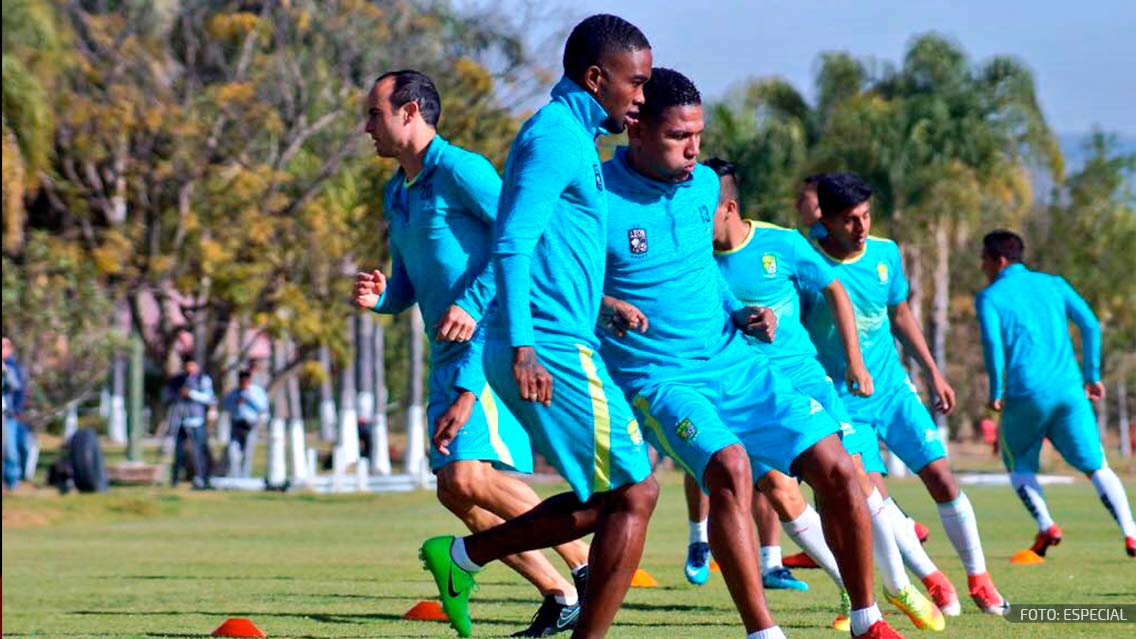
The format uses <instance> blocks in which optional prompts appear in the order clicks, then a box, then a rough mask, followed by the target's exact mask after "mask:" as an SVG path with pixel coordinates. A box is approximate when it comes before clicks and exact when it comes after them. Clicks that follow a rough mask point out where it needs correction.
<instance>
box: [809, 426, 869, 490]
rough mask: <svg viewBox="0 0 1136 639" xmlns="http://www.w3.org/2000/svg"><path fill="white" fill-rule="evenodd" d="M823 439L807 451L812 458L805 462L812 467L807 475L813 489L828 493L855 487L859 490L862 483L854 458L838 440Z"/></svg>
mask: <svg viewBox="0 0 1136 639" xmlns="http://www.w3.org/2000/svg"><path fill="white" fill-rule="evenodd" d="M834 441H835V444H834V443H833V441H830V439H829V438H826V439H823V440H821V441H820V442H819V443H817V445H816V446H813V447H812V448H810V449H809V450H807V451H805V454H806V455H811V457H812V458H811V459H809V460H806V463H805V464H803V465H804V466H807V467H808V468H809V469H810V471H811V472H810V473H809V475H808V476H806V479H808V481H809V483H810V484H812V487H813V489H815V490H817V491H821V492H826V493H830V494H832V493H839V492H846V491H851V490H853V489H855V490H856V491H857V492H859V487H860V483H859V481H858V480H857V478H856V467H855V465H854V464H853V463H852V458H851V457H849V456H848V453H847V452H846V451H845V450H844V448H843V446H841V445H840V443H839V441H838V440H834Z"/></svg>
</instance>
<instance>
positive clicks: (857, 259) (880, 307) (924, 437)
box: [805, 173, 1007, 615]
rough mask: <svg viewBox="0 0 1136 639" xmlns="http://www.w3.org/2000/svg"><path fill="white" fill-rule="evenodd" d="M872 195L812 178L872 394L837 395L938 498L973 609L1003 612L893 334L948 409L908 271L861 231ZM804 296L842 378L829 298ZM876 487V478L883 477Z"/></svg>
mask: <svg viewBox="0 0 1136 639" xmlns="http://www.w3.org/2000/svg"><path fill="white" fill-rule="evenodd" d="M871 196H872V189H871V188H870V187H869V186H868V185H867V184H866V183H864V182H863V181H862V180H860V179H859V178H858V177H856V176H854V175H851V174H849V173H829V174H825V175H823V176H822V177H821V178H820V180H819V181H818V182H817V199H818V202H819V204H820V210H821V223H822V224H823V225H824V228H825V235H824V237H822V238H821V239H820V240H818V241H817V243H816V244H815V246H816V247H817V248H818V250H819V251H820V254H821V255H822V256H823V257H824V259H825V261H827V262H828V264H829V265H830V266H831V267H832V268H833V269H834V270H835V271H836V276H837V277H838V278H839V279H840V282H841V284H843V285H844V288H845V289H846V290H847V291H848V295H849V297H851V299H852V305H853V306H854V308H855V311H856V325H857V326H858V328H859V331H860V348H861V349H862V350H863V353H864V361H865V362H866V363H867V365H868V370H869V371H870V372H871V374H872V378H873V380H874V381H875V393H873V394H872V396H871V397H858V396H856V395H853V394H852V393H848V392H846V391H845V389H843V388H841V397H842V399H843V400H844V405H845V407H846V408H847V409H848V413H849V415H850V416H851V418H852V424H853V425H854V426H855V427H856V428H857V429H860V428H871V429H874V430H875V431H876V433H877V434H878V435H879V437H880V438H881V439H883V440H884V442H886V443H887V446H888V449H889V450H891V452H892V453H894V454H896V455H898V456H899V458H900V459H901V460H903V463H905V464H907V466H908V467H909V468H911V469H912V471H914V472H915V473H916V474H918V475H919V478H920V479H922V480H923V484H924V485H925V486H926V487H927V490H928V492H929V493H930V494H931V497H932V498H933V499H934V500H935V502H936V503H937V504H938V510H939V518H940V520H941V521H942V522H943V528H944V529H946V533H947V538H948V539H950V541H951V544H952V545H953V546H954V547H955V551H956V552H957V553H958V554H959V557H960V558H961V559H962V563H963V566H964V567H965V569H966V573H967V582H968V585H969V590H970V596H971V598H972V599H973V600H974V602H975V603H976V604H977V605H978V607H979V608H980V609H981V610H983V611H985V612H988V613H991V614H998V615H1001V614H1004V613H1005V610H1006V608H1007V604H1006V601H1005V599H1003V598H1002V595H1001V594H999V593H998V590H997V589H996V588H995V587H994V583H993V581H992V580H991V579H990V575H989V574H988V573H987V572H986V558H985V556H984V555H983V552H982V541H981V540H980V539H979V537H978V521H977V519H976V517H975V515H974V509H973V508H972V507H971V505H970V500H969V499H967V497H966V494H965V493H963V492H962V491H961V490H959V487H958V483H957V481H956V480H955V477H954V473H952V472H951V468H950V465H949V464H948V463H947V458H946V456H947V452H946V449H945V448H944V447H943V443H942V441H941V440H940V439H939V433H938V429H937V428H936V427H935V424H934V422H933V421H932V420H931V415H930V414H929V413H928V412H927V409H926V408H925V407H924V406H923V403H922V402H921V401H920V399H919V394H918V392H917V390H916V388H915V385H914V384H913V383H912V382H911V380H910V379H909V378H908V376H907V373H906V371H904V369H903V366H902V364H901V363H900V359H899V352H898V351H897V350H896V346H895V337H896V336H898V337H899V338H900V339H901V340H903V341H904V342H905V343H906V344H907V347H908V348H910V349H912V351H913V352H914V354H915V356H916V359H918V360H919V363H920V364H921V365H922V366H923V368H924V370H926V371H927V373H928V375H929V377H930V379H931V390H932V392H933V394H934V396H935V398H936V403H935V407H936V409H938V410H939V411H941V412H943V413H945V414H950V412H951V411H953V410H954V405H955V392H954V390H953V389H952V388H951V386H950V384H948V383H947V380H946V378H944V377H943V374H942V373H941V372H940V371H939V369H938V367H937V366H936V365H935V361H934V359H933V358H932V357H931V352H930V350H929V349H928V348H927V342H926V340H924V338H923V333H922V331H921V330H920V328H919V325H918V323H917V322H916V321H915V318H914V316H913V315H912V313H911V309H910V308H908V306H907V292H908V288H907V279H906V278H905V277H904V274H903V263H902V260H901V258H900V255H899V247H898V246H897V245H896V244H895V242H893V241H891V240H886V239H881V238H877V237H874V236H870V235H869V232H870V231H871ZM806 305H807V307H808V308H809V310H807V311H806V314H805V326H806V327H807V328H808V329H809V333H810V334H811V336H812V339H813V342H814V343H815V344H816V346H817V351H818V353H819V355H820V359H821V363H822V364H823V365H824V368H825V370H826V371H828V374H829V376H831V377H832V378H833V379H843V378H844V375H845V366H846V364H845V358H844V353H843V348H842V343H841V340H840V339H839V335H838V334H837V332H836V326H835V324H834V322H833V318H832V313H831V312H830V311H829V309H828V308H827V307H828V303H827V301H826V300H825V299H824V297H821V296H816V295H809V296H808V297H807V298H806ZM876 464H878V465H876ZM865 469H866V470H868V471H869V472H873V473H875V474H876V475H875V476H876V477H879V475H880V473H882V472H883V470H884V469H883V465H882V463H879V462H876V463H874V464H873V463H869V461H868V460H865ZM877 486H882V482H881V483H880V484H877Z"/></svg>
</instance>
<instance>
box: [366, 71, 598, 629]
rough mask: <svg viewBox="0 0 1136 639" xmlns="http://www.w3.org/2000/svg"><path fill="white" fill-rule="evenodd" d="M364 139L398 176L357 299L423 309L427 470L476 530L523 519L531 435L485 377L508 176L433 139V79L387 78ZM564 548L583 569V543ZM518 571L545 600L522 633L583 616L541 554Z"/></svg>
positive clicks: (515, 558)
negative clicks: (382, 256)
mask: <svg viewBox="0 0 1136 639" xmlns="http://www.w3.org/2000/svg"><path fill="white" fill-rule="evenodd" d="M367 110H368V116H367V128H366V130H367V133H368V134H369V135H370V136H371V138H372V140H373V141H374V144H375V150H376V151H377V152H378V155H379V156H380V157H387V158H395V159H397V160H398V163H399V169H398V171H396V172H395V174H394V176H393V177H392V178H391V179H390V180H389V181H388V182H387V184H386V186H385V187H384V189H383V215H384V218H385V219H386V221H387V223H388V225H389V230H390V251H391V258H392V259H391V261H392V265H391V266H392V268H391V276H390V278H389V279H388V278H387V277H386V275H384V274H383V273H382V272H381V271H378V270H376V271H372V272H371V273H360V274H359V275H358V276H357V278H356V286H355V301H356V303H357V304H358V305H359V306H361V307H363V308H368V309H371V310H374V311H376V312H378V313H392V314H393V313H400V312H402V311H404V310H406V309H407V308H409V307H411V306H412V305H414V304H415V303H417V304H418V305H419V306H420V307H421V309H422V314H423V317H424V318H425V320H426V326H428V327H432V329H428V333H429V334H431V337H436V338H437V344H436V345H435V346H434V348H432V349H431V352H430V359H431V362H430V399H429V402H428V403H427V414H428V416H429V429H430V439H431V443H432V446H431V449H430V468H431V470H433V471H434V472H435V473H436V474H437V476H438V500H439V501H441V502H442V504H444V505H445V506H446V508H448V509H449V510H450V511H451V512H453V513H454V515H456V516H457V517H458V518H459V519H461V520H462V522H463V523H465V525H466V526H467V527H469V529H470V530H473V531H477V530H485V529H486V528H490V527H492V526H494V525H496V524H498V523H500V522H501V521H503V520H504V519H511V518H513V517H516V516H517V515H520V514H522V513H525V512H527V511H528V510H530V509H531V508H533V507H534V506H536V505H537V504H538V503H540V499H539V498H538V497H537V496H536V493H534V492H533V490H532V488H530V487H529V486H528V484H525V483H524V482H521V481H519V480H518V479H516V478H514V477H510V476H508V475H506V474H504V473H502V472H498V470H497V469H502V470H515V471H520V472H524V473H529V472H532V449H531V446H530V444H529V438H528V435H526V434H525V432H524V430H523V429H522V428H521V426H520V424H518V423H517V421H516V419H515V418H514V417H513V416H512V415H511V414H510V413H509V411H507V410H504V409H503V407H501V406H499V402H498V400H497V397H496V396H495V395H494V393H493V391H492V390H490V388H489V386H488V385H487V384H486V381H485V374H484V372H483V370H482V363H481V353H482V348H483V345H484V341H485V331H484V330H482V329H481V328H480V327H479V326H478V321H479V320H480V319H481V317H482V316H483V315H484V313H485V310H486V308H487V306H488V304H489V302H490V300H491V299H492V298H493V291H494V285H493V273H492V271H491V270H490V269H489V268H487V266H488V261H489V250H490V242H491V239H490V238H491V233H492V228H493V226H492V225H493V221H494V219H495V218H496V217H497V198H498V195H499V194H500V191H501V179H500V178H499V177H498V176H497V171H496V169H494V168H493V165H491V164H490V163H489V161H488V160H486V159H485V158H483V157H481V156H480V155H477V154H475V153H471V152H469V151H466V150H464V149H461V148H459V147H457V146H454V145H452V144H450V143H449V142H447V141H446V140H445V139H444V138H443V137H442V136H440V135H438V132H437V129H436V127H437V123H438V118H439V117H440V116H441V110H442V104H441V98H440V96H439V95H438V90H437V89H436V88H435V86H434V83H433V82H432V81H431V80H430V78H429V77H427V76H426V75H424V74H422V73H419V72H418V71H411V70H403V71H392V72H390V73H384V74H383V75H381V76H379V79H378V80H376V81H375V84H374V86H373V87H372V89H371V92H370V94H369V96H368V99H367ZM556 550H557V552H559V553H560V555H561V556H562V557H563V558H564V560H565V561H566V562H567V563H568V566H569V568H572V569H573V575H577V576H582V575H583V574H586V570H587V561H588V548H587V545H585V544H583V543H581V542H572V543H568V544H564V545H561V546H559V547H557V549H556ZM505 563H507V564H508V565H509V566H510V567H511V568H513V569H514V570H516V571H517V572H519V573H520V574H521V575H522V576H523V577H524V578H525V579H527V580H529V581H530V582H531V583H532V584H533V585H534V586H536V587H537V589H538V590H540V592H541V594H542V595H544V603H543V605H542V606H541V608H540V610H539V611H538V612H537V614H536V615H535V616H534V617H533V622H532V625H531V627H529V628H528V629H526V630H523V631H521V632H520V633H518V634H517V635H515V636H522V637H543V636H546V635H547V634H550V633H552V632H557V631H560V630H564V629H566V628H567V626H568V625H570V624H571V623H573V622H574V621H575V620H576V618H577V617H578V615H579V612H580V610H579V603H578V601H577V591H576V588H575V587H574V586H573V585H572V584H569V583H568V582H567V581H565V580H564V578H563V577H561V576H560V575H559V574H557V572H556V570H554V569H553V567H552V565H551V564H549V563H548V560H547V559H546V558H545V557H544V555H543V554H542V553H540V552H526V553H522V554H518V555H511V556H509V557H507V558H506V559H505Z"/></svg>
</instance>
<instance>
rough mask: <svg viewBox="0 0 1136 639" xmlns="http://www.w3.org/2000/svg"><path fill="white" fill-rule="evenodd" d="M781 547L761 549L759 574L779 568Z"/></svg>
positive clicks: (764, 547) (763, 547)
mask: <svg viewBox="0 0 1136 639" xmlns="http://www.w3.org/2000/svg"><path fill="white" fill-rule="evenodd" d="M781 567H782V565H781V546H762V547H761V574H763V575H764V574H765V573H767V572H769V571H770V570H776V569H778V568H781Z"/></svg>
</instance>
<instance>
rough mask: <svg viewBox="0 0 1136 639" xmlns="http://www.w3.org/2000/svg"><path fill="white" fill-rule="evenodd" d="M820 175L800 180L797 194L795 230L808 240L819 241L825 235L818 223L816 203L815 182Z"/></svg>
mask: <svg viewBox="0 0 1136 639" xmlns="http://www.w3.org/2000/svg"><path fill="white" fill-rule="evenodd" d="M820 178H821V174H820V173H814V174H813V175H809V176H806V177H805V179H803V180H801V190H800V191H798V192H797V230H798V231H800V232H801V234H802V235H804V236H805V237H807V238H809V239H810V240H819V239H820V238H822V237H824V236H825V235H826V234H827V231H825V228H824V225H823V224H821V223H820V204H818V203H817V182H819V181H820Z"/></svg>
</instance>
